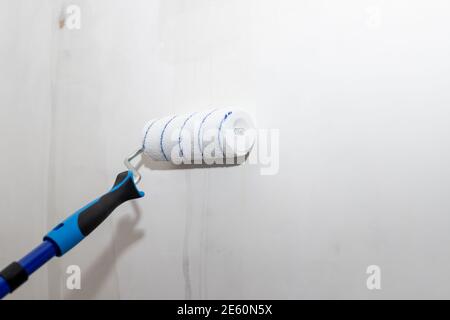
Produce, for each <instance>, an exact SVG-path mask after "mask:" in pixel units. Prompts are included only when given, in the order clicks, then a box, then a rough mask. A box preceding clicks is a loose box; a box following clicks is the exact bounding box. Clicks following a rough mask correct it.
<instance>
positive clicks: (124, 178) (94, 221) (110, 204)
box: [78, 171, 143, 236]
mask: <svg viewBox="0 0 450 320" xmlns="http://www.w3.org/2000/svg"><path fill="white" fill-rule="evenodd" d="M142 196H143V193H142V192H140V191H138V189H137V188H136V184H135V183H134V180H133V175H132V174H131V173H130V172H129V171H125V172H122V173H120V174H119V175H118V176H117V178H116V181H115V183H114V186H113V188H112V189H111V190H110V191H109V192H108V193H107V194H105V195H103V196H102V197H100V198H99V199H98V201H97V202H95V203H94V204H93V205H92V206H90V207H89V208H87V209H86V210H85V211H83V212H82V213H80V215H79V216H78V227H79V228H80V231H81V233H82V234H83V235H84V236H87V235H88V234H90V233H91V232H92V231H94V229H95V228H97V227H98V226H99V225H100V224H101V223H102V222H103V221H104V220H105V219H106V218H107V217H108V216H109V215H110V214H111V212H113V211H114V209H116V208H117V207H118V206H120V205H121V204H122V203H124V202H126V201H128V200H131V199H137V198H141V197H142Z"/></svg>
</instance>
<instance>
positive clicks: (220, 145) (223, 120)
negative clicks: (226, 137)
mask: <svg viewBox="0 0 450 320" xmlns="http://www.w3.org/2000/svg"><path fill="white" fill-rule="evenodd" d="M232 113H233V112H232V111H230V112H228V113H225V116H224V117H223V119H222V121H220V125H219V131H218V132H217V140H219V147H220V150H221V151H222V154H223V156H224V157H225V151H224V150H223V147H222V141H221V140H220V132H221V131H222V125H223V123H224V122H225V120H227V119H228V116H229V115H231V114H232Z"/></svg>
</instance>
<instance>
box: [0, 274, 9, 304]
mask: <svg viewBox="0 0 450 320" xmlns="http://www.w3.org/2000/svg"><path fill="white" fill-rule="evenodd" d="M9 291H10V289H9V286H8V283H7V282H6V280H5V279H3V278H2V277H0V299H2V298H3V297H4V296H6V295H7V294H8V293H9Z"/></svg>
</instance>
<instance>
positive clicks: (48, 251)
mask: <svg viewBox="0 0 450 320" xmlns="http://www.w3.org/2000/svg"><path fill="white" fill-rule="evenodd" d="M56 252H57V248H56V245H55V244H54V243H52V242H50V241H44V242H42V243H41V244H40V245H39V246H38V247H36V248H35V249H34V250H33V251H31V252H30V253H29V254H27V255H26V256H25V257H23V258H22V259H20V260H19V261H18V263H19V264H20V265H21V266H22V268H24V269H25V271H26V272H27V273H28V275H29V276H30V275H31V274H32V273H33V272H35V271H36V270H37V269H39V268H40V267H42V266H43V265H44V264H45V263H46V262H47V261H49V260H50V259H51V258H53V257H54V256H56Z"/></svg>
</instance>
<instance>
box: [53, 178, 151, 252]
mask: <svg viewBox="0 0 450 320" xmlns="http://www.w3.org/2000/svg"><path fill="white" fill-rule="evenodd" d="M143 196H144V193H143V192H142V191H139V190H138V189H137V188H136V185H135V183H134V180H133V174H132V172H131V171H125V172H122V173H120V174H119V175H118V176H117V178H116V182H115V183H114V186H113V187H112V189H111V190H110V191H109V192H108V193H106V194H104V195H103V196H101V197H100V198H98V199H96V200H94V201H92V202H91V203H89V204H88V205H86V206H85V207H83V208H81V209H80V210H78V211H77V212H75V213H74V214H73V215H72V216H70V217H69V218H67V219H66V220H65V221H63V222H62V223H60V224H58V225H57V226H56V227H55V228H54V229H53V230H52V231H50V232H49V233H48V234H47V235H46V236H45V238H44V240H47V241H52V242H53V243H55V244H56V246H57V249H58V250H57V254H56V255H57V256H58V257H60V256H62V255H64V254H65V253H66V252H67V251H69V250H70V249H72V248H73V247H74V246H75V245H77V244H78V243H79V242H80V241H81V240H83V239H84V238H85V237H86V236H88V235H89V234H90V233H91V232H92V231H94V230H95V228H97V227H98V226H99V225H100V224H101V223H102V222H103V221H104V220H105V219H106V218H107V217H108V216H109V215H110V214H111V212H113V211H114V209H116V208H117V207H118V206H120V205H121V204H122V203H124V202H126V201H128V200H131V199H137V198H141V197H143Z"/></svg>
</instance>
